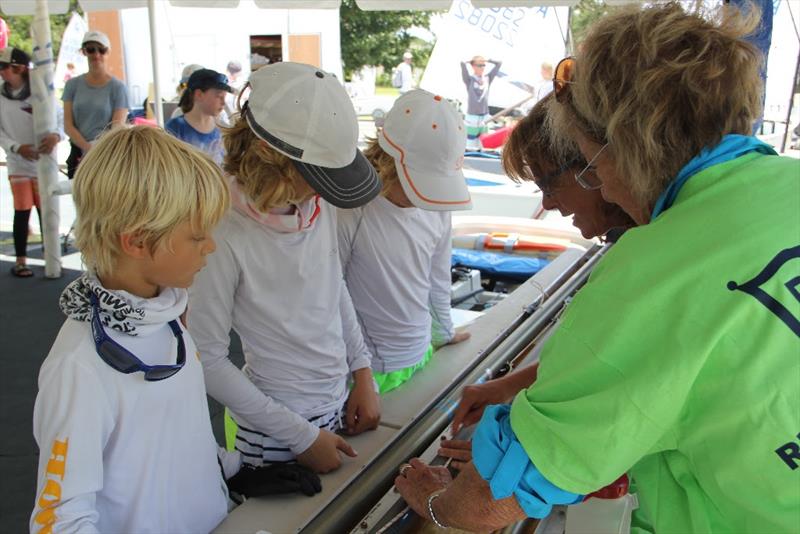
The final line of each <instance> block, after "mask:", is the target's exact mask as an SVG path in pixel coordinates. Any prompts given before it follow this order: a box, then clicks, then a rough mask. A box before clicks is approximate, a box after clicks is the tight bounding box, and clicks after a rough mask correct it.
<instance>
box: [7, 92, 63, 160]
mask: <svg viewBox="0 0 800 534" xmlns="http://www.w3.org/2000/svg"><path fill="white" fill-rule="evenodd" d="M31 100H32V98H31V97H28V98H26V99H25V100H11V99H9V98H6V97H5V96H4V95H3V94H2V93H0V147H2V148H3V150H4V151H5V153H6V162H7V165H8V175H9V176H36V174H37V172H36V162H35V161H29V160H27V159H25V158H23V157H22V156H20V155H19V154H17V152H16V151H17V149H18V148H19V146H21V145H36V139H35V136H34V133H33V105H32V103H31ZM63 117H64V115H63V112H62V110H61V108H60V107H58V124H59V131H58V132H54V133H57V134H58V135H59V136H60V137H61V139H63V138H64V133H63V131H62V130H61V128H62V126H61V124H62V123H63Z"/></svg>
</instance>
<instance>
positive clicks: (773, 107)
mask: <svg viewBox="0 0 800 534" xmlns="http://www.w3.org/2000/svg"><path fill="white" fill-rule="evenodd" d="M774 5H775V12H774V13H775V14H774V16H773V17H772V44H771V46H770V49H769V58H768V60H767V87H766V98H765V101H764V118H765V119H772V120H777V121H785V120H786V114H787V113H788V111H789V102H791V100H792V95H793V92H794V71H795V65H796V64H797V56H798V52H799V51H800V41H798V31H800V28H798V26H797V25H798V23H800V3H799V2H790V1H789V0H775V1H774ZM790 126H791V127H792V128H793V127H794V126H795V125H794V124H792V125H790Z"/></svg>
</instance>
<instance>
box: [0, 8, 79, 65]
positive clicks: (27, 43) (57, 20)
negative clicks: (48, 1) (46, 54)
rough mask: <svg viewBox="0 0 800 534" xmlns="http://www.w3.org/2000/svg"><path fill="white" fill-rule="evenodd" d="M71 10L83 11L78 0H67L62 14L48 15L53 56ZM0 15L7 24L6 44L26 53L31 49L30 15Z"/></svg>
mask: <svg viewBox="0 0 800 534" xmlns="http://www.w3.org/2000/svg"><path fill="white" fill-rule="evenodd" d="M73 11H77V12H78V13H83V11H81V9H80V6H78V0H70V1H69V11H68V12H67V13H66V14H64V15H50V36H51V38H52V40H53V58H57V57H58V51H59V50H60V49H61V37H62V36H63V35H64V29H65V28H66V27H67V24H68V23H69V18H70V16H71V15H72V12H73ZM0 15H1V16H2V17H3V19H4V20H5V21H6V23H7V24H8V28H9V38H8V45H9V46H13V47H15V48H21V49H22V50H25V51H26V52H27V53H29V54H30V53H31V52H32V51H33V40H32V39H31V25H32V24H33V17H32V16H15V17H10V16H6V15H4V14H2V11H0Z"/></svg>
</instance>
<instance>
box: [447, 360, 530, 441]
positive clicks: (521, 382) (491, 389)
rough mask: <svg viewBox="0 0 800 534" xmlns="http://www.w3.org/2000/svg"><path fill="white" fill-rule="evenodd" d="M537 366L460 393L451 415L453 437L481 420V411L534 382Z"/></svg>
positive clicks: (508, 398) (504, 400)
mask: <svg viewBox="0 0 800 534" xmlns="http://www.w3.org/2000/svg"><path fill="white" fill-rule="evenodd" d="M538 372H539V364H538V363H535V364H533V365H528V366H526V367H521V368H519V369H517V370H515V371H514V372H513V373H509V374H507V375H506V376H504V377H503V378H496V379H494V380H489V381H488V382H485V383H483V384H479V385H474V386H467V387H465V388H464V391H462V392H461V402H459V403H458V406H456V410H455V412H454V413H453V423H452V430H453V435H454V436H455V435H457V434H458V432H459V431H460V430H461V429H462V428H464V427H468V426H470V425H474V424H475V423H477V422H478V421H480V420H481V417H482V416H483V410H484V408H486V407H487V406H489V405H490V404H503V403H505V402H508V401H509V400H510V399H511V398H512V397H513V396H514V395H516V394H517V393H519V392H520V391H522V390H523V389H525V388H527V387H530V385H531V384H533V383H534V382H535V381H536V376H537V375H538Z"/></svg>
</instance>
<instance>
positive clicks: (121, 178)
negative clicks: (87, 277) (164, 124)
mask: <svg viewBox="0 0 800 534" xmlns="http://www.w3.org/2000/svg"><path fill="white" fill-rule="evenodd" d="M72 198H73V199H74V201H75V208H76V211H77V214H78V217H77V219H76V223H75V224H76V225H75V237H76V238H75V244H76V246H77V247H78V248H79V249H80V251H81V253H82V254H83V260H84V262H85V263H86V265H87V267H88V268H89V270H91V271H93V272H95V273H97V274H98V275H100V276H104V275H107V274H109V273H110V272H112V271H113V269H114V267H115V265H116V261H117V258H118V257H119V256H120V254H122V247H121V245H120V239H119V238H120V236H121V235H122V234H125V233H138V234H139V235H140V236H141V237H142V239H143V240H144V242H145V243H146V244H147V246H148V247H149V249H150V250H151V251H154V250H156V249H157V248H158V247H162V246H163V247H166V248H167V249H168V250H169V247H170V242H169V237H170V235H171V233H172V231H173V230H174V229H175V228H176V227H177V226H178V225H180V224H182V223H184V222H186V221H188V222H190V223H192V224H193V225H194V227H195V228H196V229H197V230H200V231H203V232H206V231H210V230H211V229H212V228H213V227H214V226H215V225H216V224H217V223H218V222H219V220H220V219H221V218H222V216H223V215H224V214H225V212H226V211H227V209H228V205H229V195H228V185H227V184H226V183H225V179H224V178H223V177H222V173H221V172H220V170H219V167H218V166H217V165H216V164H215V163H214V162H213V161H212V160H211V158H209V157H208V156H207V155H206V154H204V153H202V152H200V151H199V150H197V149H195V148H194V147H192V146H191V145H189V144H187V143H184V142H183V141H180V140H178V139H176V138H175V137H173V136H172V135H169V134H168V133H167V132H165V131H164V130H161V129H159V128H152V127H150V126H134V127H117V128H114V129H112V130H109V131H108V132H107V133H105V134H103V135H102V136H101V137H100V139H99V140H98V141H97V144H96V145H94V147H93V148H92V150H90V151H89V152H88V153H87V154H86V157H84V158H83V161H82V162H81V165H80V167H79V168H78V172H77V173H76V174H75V180H74V182H73V187H72Z"/></svg>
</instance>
